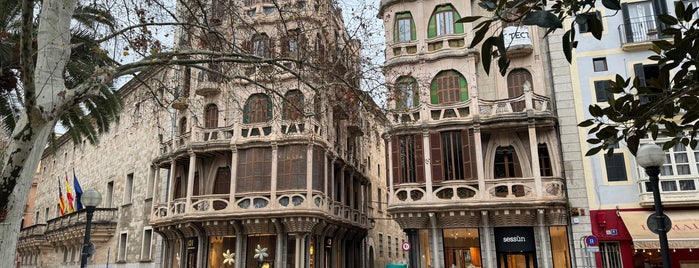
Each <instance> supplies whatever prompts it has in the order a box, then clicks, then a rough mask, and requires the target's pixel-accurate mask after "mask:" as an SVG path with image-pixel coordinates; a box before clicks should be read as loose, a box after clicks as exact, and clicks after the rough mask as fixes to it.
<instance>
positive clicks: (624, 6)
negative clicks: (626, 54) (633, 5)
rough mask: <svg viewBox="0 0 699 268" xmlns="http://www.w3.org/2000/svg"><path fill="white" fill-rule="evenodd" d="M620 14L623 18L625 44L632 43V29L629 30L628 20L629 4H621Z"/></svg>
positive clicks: (629, 21)
mask: <svg viewBox="0 0 699 268" xmlns="http://www.w3.org/2000/svg"><path fill="white" fill-rule="evenodd" d="M621 14H622V15H623V18H624V33H625V34H624V36H625V37H626V43H631V42H633V29H632V28H631V18H629V4H628V3H621Z"/></svg>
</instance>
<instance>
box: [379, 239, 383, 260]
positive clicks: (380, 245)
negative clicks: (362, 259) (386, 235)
mask: <svg viewBox="0 0 699 268" xmlns="http://www.w3.org/2000/svg"><path fill="white" fill-rule="evenodd" d="M379 257H383V234H379Z"/></svg>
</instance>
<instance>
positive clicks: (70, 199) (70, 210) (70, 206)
mask: <svg viewBox="0 0 699 268" xmlns="http://www.w3.org/2000/svg"><path fill="white" fill-rule="evenodd" d="M66 197H68V207H67V208H68V209H67V211H68V213H73V211H75V206H74V205H73V204H74V200H73V193H71V192H70V184H68V173H66Z"/></svg>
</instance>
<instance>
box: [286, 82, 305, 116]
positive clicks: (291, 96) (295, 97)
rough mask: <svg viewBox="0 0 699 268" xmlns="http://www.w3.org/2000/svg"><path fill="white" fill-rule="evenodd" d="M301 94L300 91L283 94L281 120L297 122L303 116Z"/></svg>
mask: <svg viewBox="0 0 699 268" xmlns="http://www.w3.org/2000/svg"><path fill="white" fill-rule="evenodd" d="M303 105H304V104H303V93H301V91H300V90H298V89H295V90H289V91H287V92H286V94H284V108H283V112H282V119H284V120H297V119H301V118H302V116H303V107H304V106H303Z"/></svg>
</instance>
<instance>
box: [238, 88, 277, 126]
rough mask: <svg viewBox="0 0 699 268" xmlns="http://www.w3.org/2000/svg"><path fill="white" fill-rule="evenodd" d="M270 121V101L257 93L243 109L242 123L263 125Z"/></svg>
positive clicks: (265, 96)
mask: <svg viewBox="0 0 699 268" xmlns="http://www.w3.org/2000/svg"><path fill="white" fill-rule="evenodd" d="M268 120H272V100H270V98H269V96H267V95H265V94H262V93H258V94H253V95H251V96H250V97H249V98H248V100H247V101H246V102H245V107H244V108H243V123H246V124H248V123H263V122H267V121H268Z"/></svg>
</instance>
